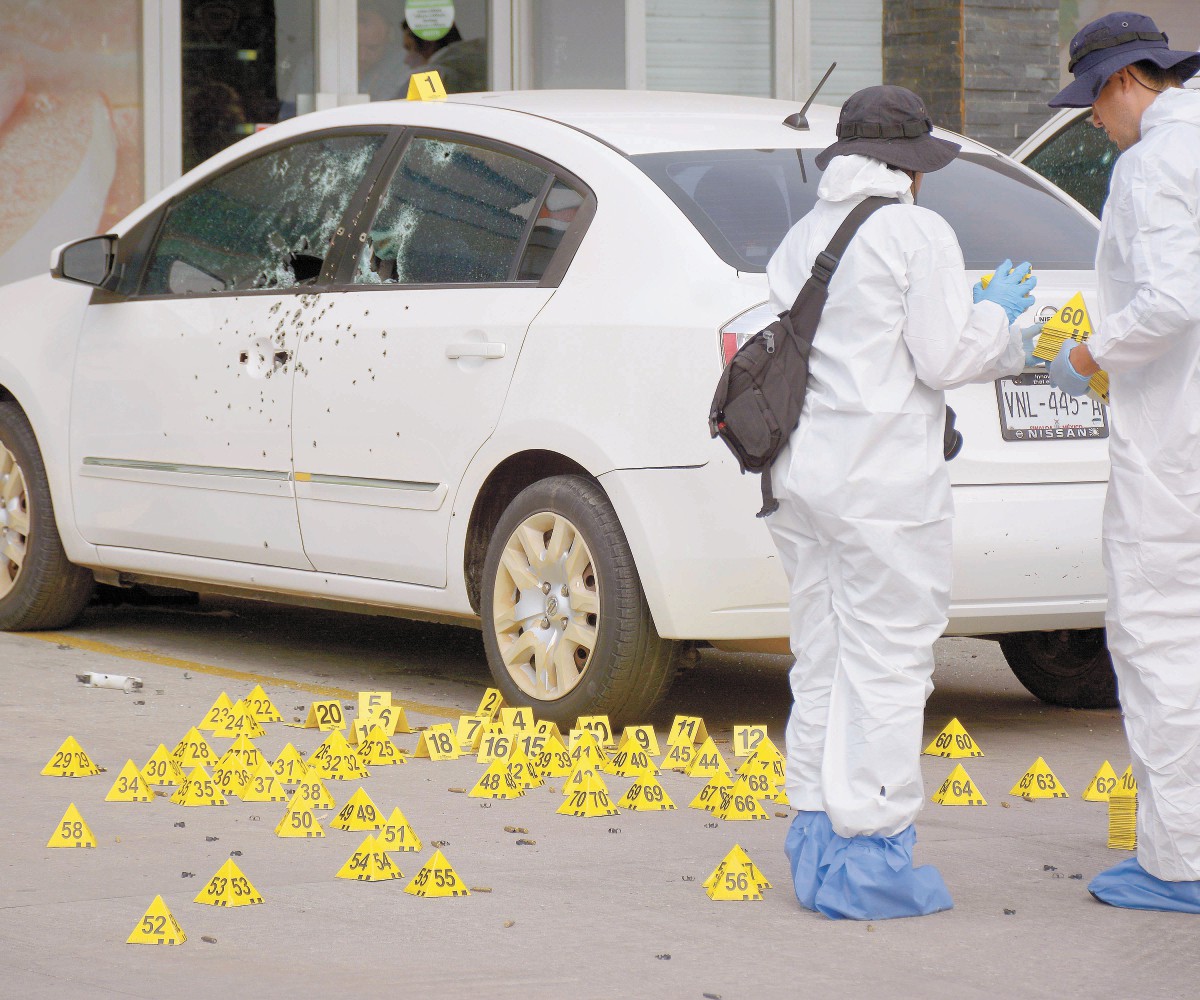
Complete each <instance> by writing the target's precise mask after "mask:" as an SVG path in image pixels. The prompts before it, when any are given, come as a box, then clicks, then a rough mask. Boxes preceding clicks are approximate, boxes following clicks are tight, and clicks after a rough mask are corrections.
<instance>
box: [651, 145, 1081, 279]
mask: <svg viewBox="0 0 1200 1000" xmlns="http://www.w3.org/2000/svg"><path fill="white" fill-rule="evenodd" d="M816 152H817V150H815V149H804V150H801V149H738V150H689V151H685V152H677V153H647V154H644V155H641V156H635V157H633V161H634V163H636V164H637V165H638V166H639V167H640V168H641V169H642V170H643V171H644V172H645V173H646V174H647V175H648V176H649V177H650V179H651V180H653V181H654V183H655V184H657V185H658V186H659V187H660V188H661V189H662V190H663V192H664V193H665V194H666V195H667V196H668V197H669V198H670V199H671V200H672V201H673V202H675V204H676V205H677V206H678V207H679V209H680V210H681V211H682V212H683V214H684V215H685V216H687V218H688V219H689V220H690V221H691V223H692V225H694V226H695V227H696V229H697V230H698V231H699V232H700V233H701V235H703V236H704V238H705V239H706V240H707V241H708V244H709V246H711V247H712V248H713V250H714V251H715V252H716V253H717V255H718V256H719V257H720V258H721V259H722V260H723V261H725V262H726V263H727V264H730V265H732V266H733V267H736V268H738V270H741V271H758V272H761V271H765V270H766V266H767V261H768V260H770V258H771V254H772V253H774V252H775V248H776V247H778V246H779V243H780V242H781V241H782V239H783V237H784V235H785V234H786V233H787V231H788V230H789V229H790V228H791V227H792V226H793V225H794V224H795V223H796V222H797V221H798V220H799V219H800V218H801V217H802V216H803V215H804V214H805V213H806V212H807V211H808V210H809V209H810V208H812V205H813V202H814V201H815V200H816V197H817V185H818V184H819V183H820V180H821V172H820V171H819V170H817V168H816V167H815V166H814V164H813V157H814V156H815V154H816ZM918 200H919V203H920V204H922V205H924V206H925V207H927V208H930V209H932V210H933V211H935V212H937V213H938V214H939V215H941V216H942V217H943V218H944V219H945V220H946V221H947V222H949V223H950V225H951V226H952V227H953V228H954V231H955V233H957V234H958V241H959V244H960V245H961V246H962V251H963V259H964V261H965V263H966V266H967V267H968V268H972V269H976V270H983V269H989V270H990V269H991V268H993V267H995V266H996V265H997V264H998V263H1000V261H1002V260H1003V259H1004V258H1005V257H1009V258H1011V259H1013V260H1014V261H1020V260H1028V261H1031V262H1032V263H1033V266H1034V267H1035V268H1043V269H1046V270H1090V269H1091V268H1092V266H1093V262H1094V261H1095V257H1096V237H1097V232H1096V228H1095V226H1094V225H1092V224H1090V223H1089V222H1088V221H1087V220H1086V219H1085V218H1083V217H1082V216H1081V215H1080V214H1079V212H1078V211H1077V210H1076V209H1075V208H1074V207H1073V206H1071V205H1070V204H1069V203H1068V202H1067V201H1066V200H1065V199H1064V198H1063V197H1062V196H1061V194H1059V193H1058V192H1057V191H1056V190H1055V189H1054V188H1053V187H1051V186H1050V185H1048V184H1045V183H1044V182H1042V181H1040V180H1038V179H1036V178H1032V177H1029V176H1028V175H1027V174H1025V173H1024V172H1023V171H1022V170H1021V169H1020V168H1018V167H1017V166H1015V165H1014V164H1012V163H1010V162H1008V161H1006V160H1003V159H1001V158H1000V157H996V156H992V155H989V154H979V153H963V154H961V155H960V156H959V157H958V159H956V160H955V161H954V162H953V163H951V164H950V165H949V166H948V167H945V168H944V169H942V170H938V171H935V172H934V173H931V174H927V175H926V177H925V179H924V181H923V183H922V187H921V194H920V197H919V199H918Z"/></svg>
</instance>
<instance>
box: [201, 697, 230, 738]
mask: <svg viewBox="0 0 1200 1000" xmlns="http://www.w3.org/2000/svg"><path fill="white" fill-rule="evenodd" d="M232 715H233V702H232V701H230V700H229V695H227V694H226V693H225V692H224V691H222V692H221V693H220V694H219V695H217V700H216V701H214V702H213V703H212V708H210V709H209V710H208V711H207V712H205V713H204V720H203V721H202V722H199V723H197V725H196V728H197V729H199V730H200V731H201V732H205V733H211V732H212V731H213V730H214V729H216V728H217V726H221V725H224V724H225V723H226V722H227V721H228V720H229V719H230V718H231V717H232Z"/></svg>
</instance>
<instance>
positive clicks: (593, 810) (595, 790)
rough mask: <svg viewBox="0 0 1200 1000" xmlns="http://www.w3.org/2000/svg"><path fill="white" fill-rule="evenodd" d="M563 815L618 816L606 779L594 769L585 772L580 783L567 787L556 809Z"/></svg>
mask: <svg viewBox="0 0 1200 1000" xmlns="http://www.w3.org/2000/svg"><path fill="white" fill-rule="evenodd" d="M555 811H556V812H558V813H559V814H560V815H562V816H616V815H617V813H618V809H617V807H616V806H614V805H613V803H612V799H610V798H609V796H608V788H607V787H606V786H605V784H604V779H603V778H601V777H600V775H599V774H597V773H595V772H594V771H593V772H591V773H584V774H583V775H582V780H581V781H580V783H579V784H577V785H575V786H573V787H572V788H570V789H567V790H566V792H565V794H564V796H563V803H562V805H561V806H559V807H558V809H557V810H555Z"/></svg>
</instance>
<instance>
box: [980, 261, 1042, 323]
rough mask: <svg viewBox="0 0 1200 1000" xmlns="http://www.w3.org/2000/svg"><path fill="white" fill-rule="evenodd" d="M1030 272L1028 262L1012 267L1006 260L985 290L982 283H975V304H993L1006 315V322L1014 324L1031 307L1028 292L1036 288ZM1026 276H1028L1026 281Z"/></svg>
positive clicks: (997, 269)
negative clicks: (985, 302)
mask: <svg viewBox="0 0 1200 1000" xmlns="http://www.w3.org/2000/svg"><path fill="white" fill-rule="evenodd" d="M1032 270H1033V266H1032V265H1031V264H1030V263H1029V262H1028V261H1024V262H1022V263H1020V264H1018V265H1017V266H1016V267H1013V263H1012V261H1011V260H1006V261H1004V263H1003V264H1001V265H1000V266H999V267H998V268H996V270H995V272H994V273H993V274H992V280H991V283H990V284H989V285H988V286H987V288H984V287H983V282H982V281H980V282H977V283H976V285H975V287H974V288H973V289H972V297H973V298H974V300H975V301H976V302H984V301H987V302H995V303H996V305H998V306H1000V308H1002V309H1003V310H1004V311H1005V313H1007V314H1008V321H1009V322H1010V323H1015V322H1016V321H1017V317H1018V316H1020V315H1021V313H1023V312H1024V311H1025V310H1026V309H1028V308H1029V307H1030V306H1031V305H1033V296H1032V295H1031V294H1030V292H1032V291H1033V290H1034V288H1036V287H1037V278H1036V277H1034V276H1033V275H1030V274H1029V272H1030V271H1032ZM1026 275H1028V276H1029V277H1028V279H1027V280H1026Z"/></svg>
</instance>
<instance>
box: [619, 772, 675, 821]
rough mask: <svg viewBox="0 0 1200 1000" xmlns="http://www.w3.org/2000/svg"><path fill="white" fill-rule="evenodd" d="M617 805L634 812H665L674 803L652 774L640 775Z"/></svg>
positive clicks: (672, 806)
mask: <svg viewBox="0 0 1200 1000" xmlns="http://www.w3.org/2000/svg"><path fill="white" fill-rule="evenodd" d="M617 805H618V806H619V807H620V808H621V809H631V810H633V811H634V812H665V811H667V810H668V809H674V808H675V803H674V802H672V801H671V797H670V796H669V795H668V794H667V793H666V791H665V790H664V788H663V786H662V785H660V784H659V783H658V779H657V778H655V777H654V775H653V774H643V775H640V776H639V777H638V779H637V781H635V782H634V783H633V784H632V785H630V786H629V790H628V791H627V792H626V793H625V794H624V795H623V796H621V800H620V801H619V802H618V803H617Z"/></svg>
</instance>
